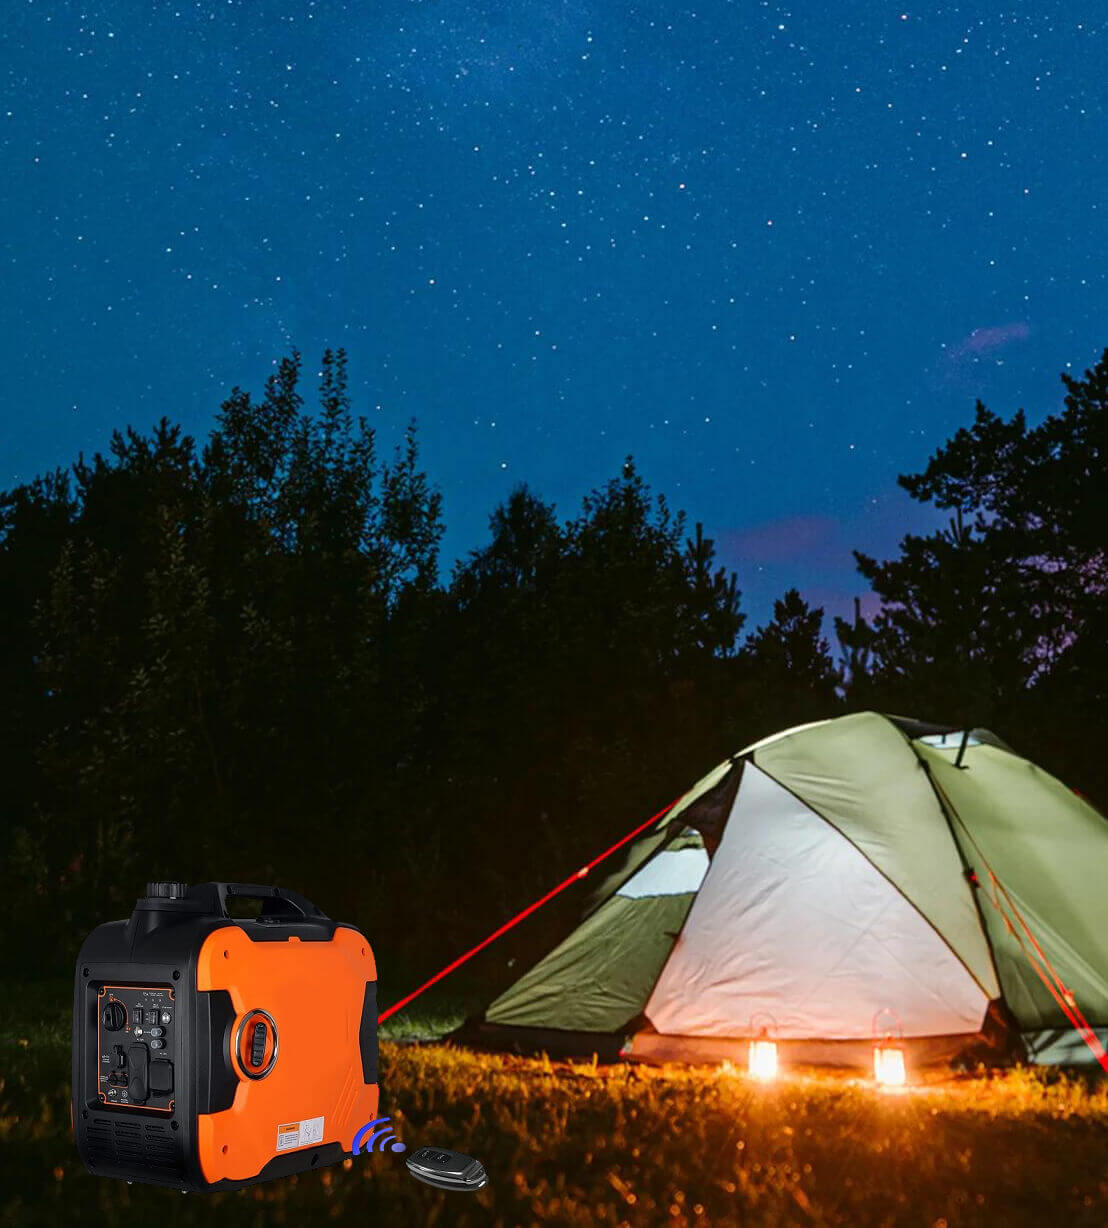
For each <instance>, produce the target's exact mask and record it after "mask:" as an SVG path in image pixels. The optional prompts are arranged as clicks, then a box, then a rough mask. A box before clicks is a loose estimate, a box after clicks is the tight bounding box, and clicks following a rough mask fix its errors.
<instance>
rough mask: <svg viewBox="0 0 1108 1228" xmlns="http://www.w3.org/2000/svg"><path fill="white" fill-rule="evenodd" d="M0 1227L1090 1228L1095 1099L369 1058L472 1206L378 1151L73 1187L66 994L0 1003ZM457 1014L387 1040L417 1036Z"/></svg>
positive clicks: (1094, 1205)
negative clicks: (264, 1179) (302, 1168)
mask: <svg viewBox="0 0 1108 1228" xmlns="http://www.w3.org/2000/svg"><path fill="white" fill-rule="evenodd" d="M0 988H2V989H3V992H0V1004H2V1005H0V1046H2V1049H3V1068H2V1069H3V1077H2V1081H0V1173H2V1175H3V1177H4V1181H3V1187H2V1189H3V1192H2V1194H0V1222H2V1223H4V1224H5V1225H6V1224H12V1225H16V1226H20V1228H22V1226H23V1225H30V1224H50V1225H55V1224H80V1223H91V1222H96V1223H97V1224H99V1225H102V1226H103V1228H109V1226H112V1228H114V1226H115V1225H117V1224H118V1225H120V1226H121V1228H123V1226H127V1228H134V1225H136V1224H153V1223H156V1224H158V1225H159V1228H169V1226H171V1225H178V1224H181V1225H184V1224H203V1225H204V1226H205V1228H215V1226H218V1225H243V1226H245V1225H258V1226H260V1225H263V1224H264V1225H270V1224H290V1225H291V1224H296V1225H304V1224H315V1223H326V1222H333V1223H349V1224H367V1223H373V1224H381V1225H386V1224H394V1223H395V1224H398V1225H421V1224H437V1225H453V1224H459V1225H462V1224H473V1225H478V1224H481V1225H486V1224H494V1225H516V1224H524V1225H531V1224H568V1225H618V1224H628V1225H639V1224H642V1225H648V1226H649V1225H660V1224H669V1225H699V1224H712V1225H735V1226H736V1228H738V1226H739V1225H742V1226H743V1228H781V1226H784V1225H794V1224H795V1225H829V1226H830V1225H834V1226H840V1225H843V1226H846V1225H849V1226H850V1228H870V1226H874V1228H876V1226H877V1225H901V1224H904V1225H913V1226H914V1225H919V1226H920V1228H962V1226H967V1228H968V1226H970V1225H973V1226H978V1225H981V1226H984V1225H989V1226H990V1228H991V1226H994V1225H997V1226H1003V1228H1025V1226H1026V1228H1030V1226H1031V1225H1035V1226H1036V1228H1038V1226H1041V1225H1044V1224H1045V1225H1052V1224H1055V1223H1056V1224H1057V1225H1058V1226H1059V1228H1061V1226H1062V1225H1066V1226H1067V1228H1069V1226H1075V1225H1081V1226H1084V1225H1090V1226H1092V1225H1097V1226H1103V1225H1104V1224H1106V1223H1108V1088H1105V1087H1104V1086H1103V1085H1100V1086H1088V1085H1086V1084H1085V1083H1083V1082H1080V1081H1076V1080H1073V1079H1057V1078H1044V1077H1042V1076H1036V1075H1034V1074H1031V1073H1028V1072H1014V1073H1010V1074H1007V1075H1005V1076H1003V1077H997V1078H989V1077H976V1076H975V1077H965V1078H961V1079H958V1080H948V1081H945V1082H931V1083H927V1084H925V1085H922V1086H915V1087H912V1088H910V1089H908V1090H906V1091H905V1092H903V1093H882V1092H880V1091H877V1090H876V1089H875V1088H873V1087H872V1086H870V1085H869V1084H868V1083H866V1082H865V1081H862V1080H851V1079H845V1078H838V1077H831V1076H828V1075H801V1074H797V1073H793V1074H790V1075H786V1076H785V1077H783V1078H782V1079H781V1080H780V1081H779V1082H778V1083H776V1084H775V1085H772V1086H762V1085H758V1084H753V1083H751V1082H750V1081H749V1080H748V1079H747V1077H746V1076H745V1075H744V1074H742V1073H741V1072H737V1071H733V1070H726V1069H724V1070H720V1069H698V1070H682V1069H678V1068H665V1069H661V1070H653V1069H645V1068H637V1067H628V1066H614V1067H603V1066H601V1067H593V1066H592V1065H590V1064H577V1065H570V1064H564V1063H549V1062H544V1061H541V1060H536V1061H530V1060H523V1059H519V1058H509V1057H501V1056H489V1055H481V1054H472V1053H469V1052H466V1051H463V1050H458V1049H453V1048H450V1047H448V1046H445V1045H441V1044H431V1045H421V1046H412V1045H408V1044H403V1043H398V1040H397V1039H392V1040H389V1039H385V1040H384V1041H383V1043H382V1047H381V1059H382V1060H381V1070H382V1088H383V1108H382V1112H387V1113H391V1114H392V1118H393V1123H394V1125H395V1127H396V1129H397V1131H398V1133H399V1135H400V1137H401V1138H403V1139H404V1140H405V1141H406V1142H407V1143H408V1144H409V1146H413V1147H414V1146H419V1145H421V1144H425V1143H440V1144H444V1145H448V1146H451V1147H455V1148H457V1149H459V1150H462V1151H467V1152H469V1153H470V1154H473V1155H475V1156H477V1157H479V1158H480V1159H481V1160H482V1161H483V1162H484V1163H485V1165H486V1167H487V1169H488V1171H489V1177H490V1182H489V1186H488V1187H487V1189H485V1190H483V1191H481V1192H480V1193H478V1194H475V1195H462V1194H445V1193H440V1192H437V1191H435V1190H431V1189H428V1188H427V1187H425V1186H422V1185H419V1184H417V1183H416V1182H414V1181H412V1180H411V1179H410V1177H409V1176H408V1175H407V1172H406V1170H405V1168H404V1165H403V1160H402V1157H401V1156H399V1155H393V1154H391V1153H385V1154H377V1155H373V1156H366V1157H359V1158H357V1159H354V1160H347V1161H346V1164H345V1165H344V1166H336V1167H334V1168H331V1169H328V1170H325V1171H322V1172H318V1173H312V1174H310V1175H308V1176H302V1177H299V1178H290V1179H288V1180H284V1181H277V1182H271V1183H268V1184H266V1185H262V1186H258V1187H255V1188H252V1189H248V1190H244V1191H239V1192H235V1193H229V1194H215V1195H192V1194H190V1195H187V1196H183V1195H181V1194H176V1193H171V1192H168V1191H165V1190H161V1189H155V1188H152V1187H146V1186H142V1185H134V1186H127V1185H125V1184H123V1183H121V1182H116V1181H109V1180H105V1179H100V1178H94V1177H91V1176H89V1175H87V1174H86V1173H85V1172H84V1170H83V1168H82V1167H81V1165H80V1164H79V1162H78V1160H77V1156H76V1153H75V1151H74V1148H73V1145H72V1142H71V1138H70V1131H69V1107H68V1095H69V1089H68V1083H69V999H68V992H69V987H68V985H65V984H50V985H42V986H20V987H13V986H5V987H0ZM459 1014H460V1007H459V1005H458V1003H457V1002H456V1001H454V1002H452V1001H451V1000H450V999H449V998H440V999H439V1001H438V1003H437V1004H433V1005H432V1008H431V1009H430V1010H429V1011H428V1010H423V1011H421V1012H419V1013H418V1014H416V1015H415V1017H414V1019H413V1018H411V1017H408V1018H405V1019H401V1018H399V1017H398V1018H397V1019H396V1020H395V1022H394V1021H390V1026H389V1027H388V1028H387V1029H386V1036H388V1035H391V1036H392V1037H394V1038H399V1037H402V1036H405V1035H410V1034H412V1033H413V1032H414V1033H417V1034H420V1035H423V1036H425V1037H426V1036H430V1035H433V1034H434V1033H435V1032H436V1031H441V1030H442V1028H443V1027H444V1026H445V1025H446V1024H447V1023H449V1022H450V1021H451V1020H452V1019H456V1018H457V1017H458V1016H459Z"/></svg>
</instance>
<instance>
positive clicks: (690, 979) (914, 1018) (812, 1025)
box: [646, 762, 988, 1040]
mask: <svg viewBox="0 0 1108 1228" xmlns="http://www.w3.org/2000/svg"><path fill="white" fill-rule="evenodd" d="M987 1006H988V1000H987V998H986V996H985V994H984V993H983V992H982V990H981V989H980V987H979V986H978V985H977V983H976V982H975V981H974V979H973V978H972V977H971V976H970V974H969V973H968V972H967V971H966V968H965V966H964V965H963V964H962V963H961V962H960V961H959V960H958V958H957V957H956V956H955V955H954V954H953V953H952V952H951V950H950V948H949V947H948V946H947V945H946V943H945V942H944V941H943V940H942V939H941V938H940V937H939V935H938V934H937V933H936V932H935V930H934V929H933V928H932V927H931V926H930V925H929V924H928V922H927V921H926V920H925V919H924V918H923V917H922V916H921V915H920V913H919V912H918V911H917V910H916V909H915V908H914V907H913V906H912V904H910V903H909V902H908V901H907V900H906V899H905V898H904V896H902V895H901V894H900V892H899V891H897V889H896V888H895V887H894V886H893V885H892V884H891V883H890V882H889V881H888V880H887V879H886V878H885V877H884V876H883V875H882V874H881V873H880V871H878V870H877V869H876V868H875V867H874V866H873V865H872V863H871V862H869V861H868V860H867V859H866V858H865V857H864V856H863V855H862V853H860V852H859V851H858V849H857V848H856V847H855V846H854V845H853V844H851V843H850V841H849V840H847V839H846V838H845V837H844V836H843V835H842V834H841V833H840V832H839V831H838V830H837V829H836V828H834V827H833V826H832V825H831V824H830V823H828V822H826V821H825V820H824V819H822V818H820V816H819V815H817V814H815V813H814V812H813V811H811V810H809V809H808V807H807V806H805V805H804V804H803V803H802V802H801V801H799V800H798V799H797V798H795V797H794V796H793V795H792V794H791V793H789V792H788V790H787V789H784V788H782V787H781V786H780V785H779V784H777V782H776V781H774V780H772V779H771V778H770V777H769V776H767V775H766V774H765V773H764V772H762V771H760V770H759V769H758V768H757V767H755V766H754V764H753V763H749V762H748V763H747V764H746V765H745V767H744V769H743V777H742V782H741V784H740V786H739V791H738V794H737V796H736V798H735V803H734V806H733V807H732V811H731V815H730V818H729V820H728V822H727V825H726V828H725V830H724V834H723V839H722V841H721V843H720V846H719V849H718V850H717V852H716V855H715V857H714V858H713V860H712V862H711V865H710V868H709V870H708V873H707V875H706V877H705V879H704V882H703V885H702V886H701V889H700V892H699V894H698V895H697V897H696V900H695V901H694V902H693V906H692V909H691V910H690V912H689V916H688V920H687V921H686V923H685V927H684V930H683V931H682V934H681V937H680V938H679V940H678V942H677V944H676V946H675V947H674V950H673V953H672V954H671V956H670V958H669V960H668V961H667V963H666V965H665V967H664V968H663V970H662V974H661V977H660V978H659V980H658V983H657V985H656V986H655V988H654V992H653V993H652V994H651V997H650V1000H649V1002H648V1003H647V1006H646V1015H647V1018H648V1019H649V1020H650V1022H651V1023H652V1024H653V1025H654V1027H655V1028H656V1029H657V1031H659V1032H661V1033H665V1034H669V1035H682V1036H742V1035H745V1034H749V1032H750V1030H751V1020H752V1018H753V1017H755V1016H759V1019H758V1021H757V1023H758V1025H759V1026H760V1025H761V1024H762V1023H764V1022H765V1020H764V1019H762V1018H760V1016H763V1015H765V1014H768V1015H769V1016H771V1018H772V1020H773V1022H774V1025H775V1027H776V1034H777V1036H778V1037H779V1038H780V1039H783V1040H787V1039H790V1038H802V1037H821V1038H826V1039H848V1038H853V1039H859V1038H867V1037H870V1036H872V1034H873V1021H874V1016H875V1014H876V1013H877V1012H878V1011H884V1010H890V1009H891V1010H893V1011H895V1012H896V1014H897V1015H898V1016H899V1018H900V1021H901V1024H902V1025H903V1030H904V1035H905V1037H910V1036H941V1035H957V1034H962V1033H970V1032H976V1031H978V1030H979V1029H980V1027H981V1024H982V1022H983V1020H984V1017H985V1011H986V1008H987Z"/></svg>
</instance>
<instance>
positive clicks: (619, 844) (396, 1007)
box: [377, 794, 684, 1024]
mask: <svg viewBox="0 0 1108 1228" xmlns="http://www.w3.org/2000/svg"><path fill="white" fill-rule="evenodd" d="M681 797H684V794H682V795H681ZM680 800H681V798H680V797H675V798H674V799H673V801H672V802H670V804H669V805H668V806H663V807H662V809H661V810H659V811H658V813H657V814H655V815H651V817H650V818H649V819H647V820H646V822H645V823H640V824H639V825H638V827H636V828H634V830H632V831H629V832H628V833H627V835H626V836H624V837H623V839H622V840H617V841H616V843H615V844H613V845H612V847H611V848H609V849H605V850H604V852H603V853H601V854H600V856H599V857H594V858H593V859H592V861H590V862H588V864H587V865H583V866H582V867H581V869H580V870H577V871H576V872H575V873H573V874H571V875H570V876H569V878H567V879H566V880H565V881H564V882H561V883H559V884H558V885H557V886H556V887H552V888H551V889H550V890H549V891H548V892H547V893H546V895H544V896H543V897H542V898H541V899H538V900H536V901H535V902H534V903H533V904H528V906H527V907H526V908H525V909H524V910H523V911H522V912H519V913H516V915H515V916H514V917H513V918H512V919H511V920H510V921H505V922H504V924H503V925H502V926H501V927H500V928H499V929H496V930H493V932H492V933H491V934H490V935H489V936H488V937H487V938H484V939H482V940H481V941H480V942H479V943H478V944H477V945H476V946H475V947H471V948H470V949H469V950H468V951H466V953H465V954H464V955H459V956H458V958H457V959H456V960H454V961H453V962H452V963H449V964H447V965H446V967H445V968H443V969H442V970H441V971H440V972H436V973H435V975H434V976H433V977H431V979H430V980H429V981H424V982H423V984H422V985H420V987H419V988H418V989H413V990H412V992H411V993H410V994H408V996H407V997H406V998H401V999H400V1001H399V1002H394V1003H393V1004H392V1006H390V1007H389V1008H388V1010H387V1011H382V1012H381V1013H380V1014H379V1015H378V1016H377V1022H378V1023H379V1024H380V1023H384V1022H385V1020H386V1019H388V1018H389V1016H390V1015H395V1014H396V1012H397V1011H401V1010H403V1009H404V1007H406V1006H407V1005H408V1003H409V1002H413V1001H415V999H416V998H418V997H419V995H420V994H421V993H423V991H424V990H426V989H430V988H431V986H432V985H434V984H435V983H436V982H437V981H441V980H442V978H443V977H444V976H449V975H450V973H451V972H453V971H454V969H455V968H460V967H461V966H462V964H464V963H465V962H466V960H467V959H472V958H473V956H474V955H476V954H477V952H478V951H483V950H484V949H485V947H487V946H488V945H489V943H490V942H495V941H496V940H497V939H498V938H499V937H500V936H501V934H506V933H507V932H508V931H509V930H510V929H511V928H512V926H513V925H518V924H519V923H520V921H522V920H523V919H524V917H529V916H530V915H531V914H532V913H533V912H535V911H536V910H537V909H539V908H541V907H542V906H543V905H544V904H545V903H547V901H549V900H552V899H553V898H554V897H555V896H556V895H557V894H558V893H559V892H560V891H564V890H565V889H566V888H567V887H570V886H572V885H573V884H574V883H576V882H580V880H581V879H583V878H584V877H585V876H586V875H587V874H588V872H589V871H590V870H591V869H592V868H593V867H594V866H598V865H599V864H600V863H601V862H602V861H603V860H604V859H605V858H606V857H610V856H611V855H612V854H613V853H614V852H615V851H616V850H617V849H621V848H623V846H624V845H625V844H627V843H628V842H629V841H631V840H634V838H635V837H636V836H637V835H639V834H640V833H641V832H644V831H646V829H647V828H648V827H650V826H651V824H653V823H657V821H658V820H659V819H660V818H662V816H663V815H665V814H668V813H669V811H671V810H672V809H673V808H674V806H676V805H677V803H678V802H679V801H680Z"/></svg>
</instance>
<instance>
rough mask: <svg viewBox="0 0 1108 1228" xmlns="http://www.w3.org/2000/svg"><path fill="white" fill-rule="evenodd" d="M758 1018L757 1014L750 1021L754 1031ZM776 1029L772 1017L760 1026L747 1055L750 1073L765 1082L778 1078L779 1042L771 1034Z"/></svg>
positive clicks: (751, 1028) (747, 1066)
mask: <svg viewBox="0 0 1108 1228" xmlns="http://www.w3.org/2000/svg"><path fill="white" fill-rule="evenodd" d="M758 1018H759V1016H757V1015H755V1016H754V1018H753V1019H751V1021H750V1030H751V1031H752V1032H753V1031H754V1030H755V1028H757V1024H756V1022H755V1021H756V1020H757V1019H758ZM774 1030H775V1028H774V1025H773V1020H772V1019H770V1021H769V1023H768V1024H763V1025H762V1026H761V1027H760V1028H758V1030H757V1035H756V1036H755V1037H754V1039H752V1040H751V1042H750V1051H749V1054H748V1056H747V1062H746V1068H747V1071H748V1073H749V1074H750V1076H751V1078H754V1079H760V1080H761V1081H762V1082H763V1083H770V1082H772V1081H773V1080H774V1079H776V1078H777V1042H776V1041H775V1040H773V1038H772V1036H771V1031H774Z"/></svg>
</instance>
